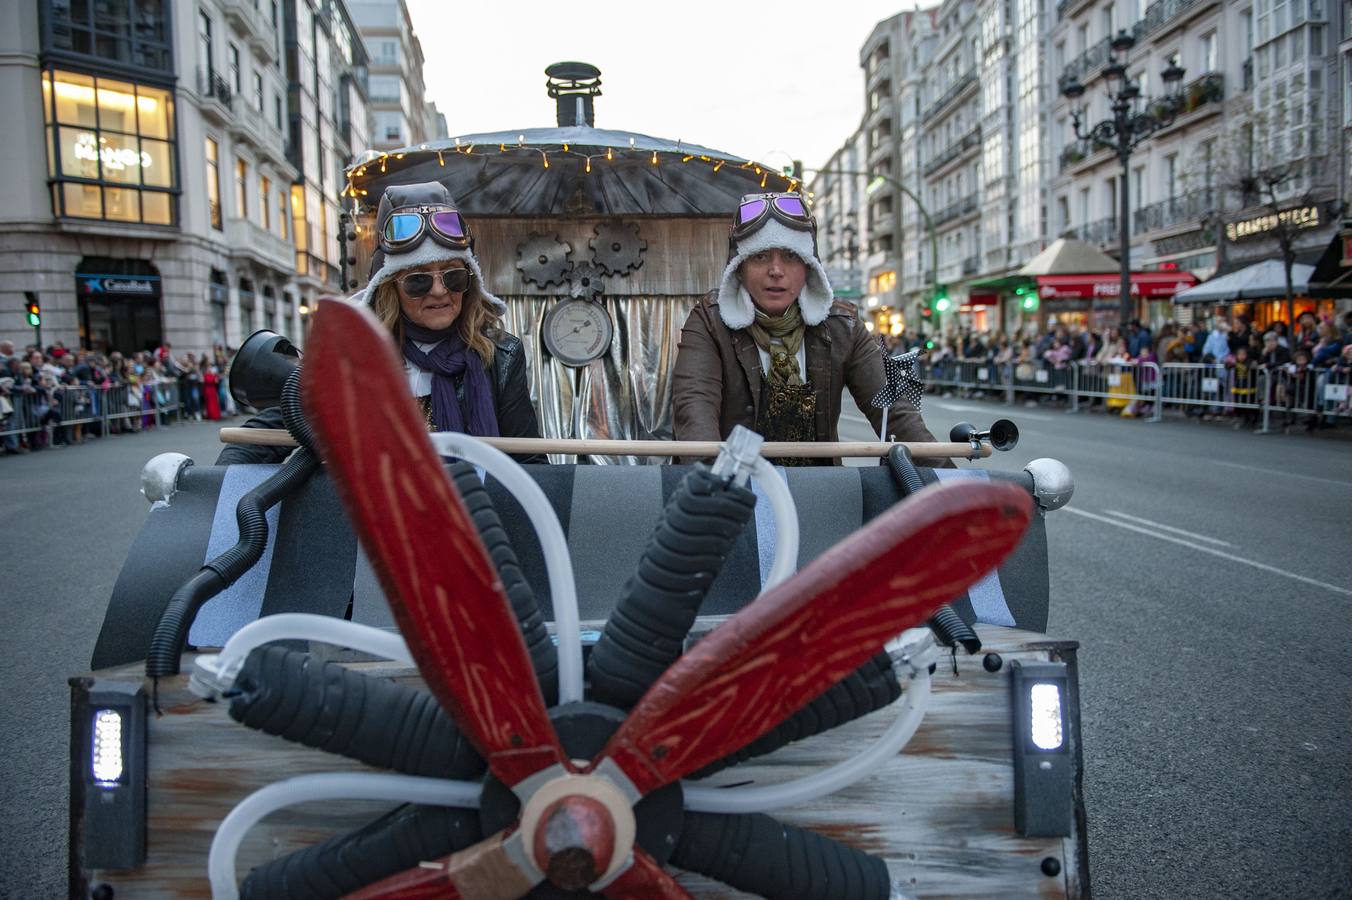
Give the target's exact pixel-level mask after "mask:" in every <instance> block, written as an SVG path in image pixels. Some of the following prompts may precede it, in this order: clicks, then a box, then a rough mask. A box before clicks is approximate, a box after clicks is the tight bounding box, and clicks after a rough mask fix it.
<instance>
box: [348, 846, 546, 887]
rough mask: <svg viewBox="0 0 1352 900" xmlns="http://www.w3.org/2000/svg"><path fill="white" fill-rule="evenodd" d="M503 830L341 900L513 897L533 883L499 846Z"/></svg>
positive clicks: (382, 880)
mask: <svg viewBox="0 0 1352 900" xmlns="http://www.w3.org/2000/svg"><path fill="white" fill-rule="evenodd" d="M505 837H506V832H502V831H500V832H498V833H497V834H495V835H493V836H492V837H488V838H484V839H483V840H482V841H480V842H479V843H477V844H475V845H474V846H473V847H466V848H465V849H464V850H461V851H459V852H458V853H452V854H451V855H450V856H447V857H444V858H442V859H439V860H437V861H436V862H425V863H422V864H420V865H418V866H417V867H415V868H412V869H406V870H404V871H403V872H400V873H399V874H398V875H391V876H390V877H389V878H384V879H381V880H380V881H377V882H376V883H375V884H368V885H367V886H366V887H364V888H362V889H361V890H359V891H354V892H353V893H351V894H348V895H347V896H346V898H345V900H459V898H461V897H463V898H465V900H516V898H518V897H524V896H525V895H526V893H527V892H529V891H530V889H531V888H533V887H534V886H535V885H534V883H533V882H532V881H531V880H530V879H529V878H527V877H526V876H525V875H523V874H522V873H521V870H520V869H518V868H517V867H516V863H514V862H512V860H511V857H509V856H508V854H507V852H506V850H505V849H504V847H503V839H504V838H505Z"/></svg>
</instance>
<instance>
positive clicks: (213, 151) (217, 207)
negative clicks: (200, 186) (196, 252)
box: [206, 138, 225, 231]
mask: <svg viewBox="0 0 1352 900" xmlns="http://www.w3.org/2000/svg"><path fill="white" fill-rule="evenodd" d="M206 156H207V212H208V214H209V215H210V217H211V227H212V228H215V229H216V230H217V231H220V230H221V229H222V228H224V227H225V225H224V223H223V222H222V221H221V149H220V145H218V144H217V143H216V141H215V140H213V139H212V138H207V139H206Z"/></svg>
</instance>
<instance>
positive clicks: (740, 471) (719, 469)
mask: <svg viewBox="0 0 1352 900" xmlns="http://www.w3.org/2000/svg"><path fill="white" fill-rule="evenodd" d="M764 443H765V438H763V437H761V436H760V435H759V434H757V433H756V432H754V431H752V430H751V429H750V428H747V427H745V426H742V425H738V426H737V427H736V428H733V429H732V434H730V435H728V439H727V440H726V441H724V442H723V443H722V444H721V445H720V447H721V449H720V450H719V451H718V458H717V459H715V460H714V465H713V469H712V470H711V471H712V472H713V474H714V475H715V476H716V477H718V478H721V479H724V480H725V481H730V482H731V483H732V484H733V485H735V486H737V487H742V486H743V485H745V484H746V483H747V481H748V480H749V479H750V478H751V470H752V469H754V468H755V467H756V463H757V462H758V461H759V460H760V458H761V456H760V450H761V445H762V444H764Z"/></svg>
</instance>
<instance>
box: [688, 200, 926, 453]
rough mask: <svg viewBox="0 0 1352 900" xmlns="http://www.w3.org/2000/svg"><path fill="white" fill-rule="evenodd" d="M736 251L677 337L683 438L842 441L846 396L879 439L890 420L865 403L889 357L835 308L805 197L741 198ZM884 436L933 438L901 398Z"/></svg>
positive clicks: (733, 240)
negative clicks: (737, 433) (746, 431)
mask: <svg viewBox="0 0 1352 900" xmlns="http://www.w3.org/2000/svg"><path fill="white" fill-rule="evenodd" d="M729 249H730V253H729V257H730V258H729V261H728V265H727V268H726V269H724V270H723V279H722V282H721V283H720V285H719V287H718V290H716V291H711V292H709V294H707V295H706V296H705V297H704V298H703V299H702V300H701V301H700V302H699V303H698V304H696V306H695V308H694V310H692V311H691V313H690V316H689V318H688V319H686V322H685V327H684V328H683V329H682V331H681V343H680V347H679V349H678V351H677V355H676V368H675V373H674V375H673V379H672V381H673V386H672V404H673V418H674V430H675V438H676V440H678V441H718V440H723V439H724V438H726V437H727V436H728V435H729V434H730V433H731V432H732V429H733V428H734V427H736V426H737V425H744V426H746V427H748V428H752V429H754V430H756V431H758V432H760V433H761V434H762V435H763V436H764V437H765V439H766V440H767V441H836V440H839V435H838V431H837V425H838V423H839V421H840V398H841V392H842V391H843V390H844V389H846V388H848V389H849V391H850V396H851V397H853V398H854V402H855V404H856V405H857V406H858V407H859V409H860V411H861V412H863V413H864V415H865V416H867V417H868V420H869V422H870V423H872V425H873V429H874V431H875V432H877V431H878V429H879V428H880V427H881V425H882V410H880V409H877V408H875V407H874V406H873V405H872V404H871V403H870V402H869V401H870V400H871V399H872V398H873V397H874V396H875V395H876V394H877V393H878V392H879V390H881V389H882V388H883V386H884V385H885V384H886V376H885V374H884V369H883V361H882V351H881V350H880V348H879V346H878V343H877V341H875V340H874V338H873V337H872V335H870V334H869V332H868V329H866V328H865V327H864V325H863V323H862V322H860V321H859V317H858V315H857V314H856V313H855V311H854V308H853V307H851V306H848V305H846V304H844V303H836V302H834V295H833V294H832V292H831V284H830V281H828V279H827V277H826V270H825V269H824V268H823V267H822V264H821V260H820V259H818V258H817V224H816V221H815V220H814V219H813V218H812V216H811V215H810V214H809V212H808V209H807V206H806V204H805V202H804V201H803V198H802V196H801V195H800V194H796V193H773V194H748V195H747V196H745V197H743V198H742V200H741V202H740V203H739V204H738V208H737V213H736V214H735V216H734V220H733V226H732V235H731V237H730V239H729ZM887 430H888V436H889V437H890V436H892V435H895V436H896V439H897V440H902V441H933V440H934V436H933V435H932V434H930V432H929V430H928V429H926V428H925V423H924V421H923V420H922V419H921V418H920V413H919V412H917V410H916V408H915V406H914V405H913V404H912V403H911V402H910V401H908V400H907V399H905V398H904V397H902V398H900V399H898V400H897V401H896V402H895V403H894V404H893V406H892V408H891V409H890V410H889V411H888V418H887ZM777 462H780V463H783V464H786V465H795V464H796V465H811V464H813V463H814V461H813V460H807V459H799V460H791V459H784V460H777ZM837 462H838V461H837ZM949 465H951V463H949Z"/></svg>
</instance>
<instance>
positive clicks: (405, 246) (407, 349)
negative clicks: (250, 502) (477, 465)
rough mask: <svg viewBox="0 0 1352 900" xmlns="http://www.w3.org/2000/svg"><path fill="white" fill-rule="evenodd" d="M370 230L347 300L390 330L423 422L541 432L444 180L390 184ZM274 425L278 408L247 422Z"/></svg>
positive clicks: (267, 455) (516, 347)
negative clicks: (358, 281)
mask: <svg viewBox="0 0 1352 900" xmlns="http://www.w3.org/2000/svg"><path fill="white" fill-rule="evenodd" d="M376 235H377V240H378V242H379V247H378V249H377V250H376V252H375V254H374V255H373V256H372V259H371V278H370V280H369V281H368V282H367V285H366V287H365V288H364V289H363V290H361V291H359V292H358V293H356V294H354V295H353V296H352V298H351V301H352V302H353V303H358V304H364V305H368V306H370V308H371V311H372V312H373V313H375V315H376V318H378V319H379V320H380V322H381V324H382V325H384V326H385V327H386V328H387V329H388V330H389V332H390V337H391V339H392V340H393V341H394V343H395V346H396V347H398V348H399V351H400V355H401V356H402V357H403V359H404V370H405V374H406V375H407V378H408V388H409V392H410V393H411V394H412V395H413V397H414V399H415V400H416V401H417V403H418V406H419V408H420V410H421V411H422V414H423V418H424V419H425V421H426V423H427V428H428V430H429V431H458V432H464V433H466V434H472V435H478V436H481V437H497V436H503V437H539V436H540V430H539V426H538V423H537V421H536V418H535V409H534V407H532V406H531V402H530V389H529V386H528V384H527V381H526V361H525V351H524V349H523V348H522V345H521V340H520V339H519V338H517V337H516V336H515V335H512V334H509V333H508V332H507V331H506V329H505V328H504V327H503V322H502V316H503V313H504V312H505V311H506V308H507V307H506V304H504V303H503V302H502V301H501V300H499V299H498V298H497V297H495V296H493V294H492V293H490V292H489V291H488V288H487V287H486V286H485V285H484V278H483V272H482V270H481V269H480V267H479V260H478V258H477V257H476V256H475V254H474V238H473V236H472V234H471V232H470V229H469V225H468V223H467V222H466V221H465V219H464V217H463V216H462V215H461V214H460V212H459V211H458V210H457V209H456V208H455V205H454V204H453V203H452V202H451V197H450V194H449V193H448V192H447V190H446V188H445V187H444V186H442V185H441V184H439V183H437V182H428V183H425V184H410V185H399V186H394V187H390V188H388V189H387V190H386V191H385V193H384V195H383V196H382V197H381V198H380V206H379V208H378V210H377V213H376ZM371 402H372V403H379V402H381V400H380V399H379V398H372V401H371ZM280 425H281V412H280V410H265V411H264V412H263V413H260V414H259V415H258V416H255V417H254V418H253V419H250V420H249V421H248V422H246V423H245V427H264V428H275V427H279V426H280ZM278 455H279V454H278V451H275V450H274V449H273V448H261V447H252V446H244V445H238V446H236V447H230V448H227V449H226V451H225V452H223V453H222V454H221V458H220V459H218V460H217V463H218V464H225V463H234V462H274V461H277V459H276V458H275V457H276V456H278ZM280 455H281V456H284V455H285V452H281V453H280ZM521 461H523V462H544V461H545V460H544V458H543V457H529V458H523V459H522V460H521Z"/></svg>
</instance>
